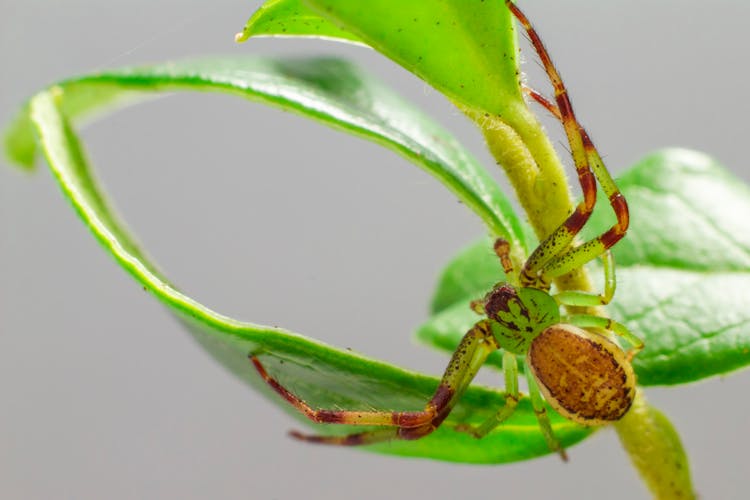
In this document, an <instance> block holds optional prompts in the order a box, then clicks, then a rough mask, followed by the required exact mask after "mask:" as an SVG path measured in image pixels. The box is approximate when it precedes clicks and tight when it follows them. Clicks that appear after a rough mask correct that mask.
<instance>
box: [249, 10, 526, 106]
mask: <svg viewBox="0 0 750 500" xmlns="http://www.w3.org/2000/svg"><path fill="white" fill-rule="evenodd" d="M257 35H264V36H269V35H281V36H289V35H297V36H318V37H319V36H324V37H329V38H337V39H341V40H344V41H349V42H351V41H362V42H364V43H366V44H367V45H369V46H370V47H372V48H374V49H375V50H377V51H379V52H381V53H383V54H384V55H385V56H387V57H389V58H390V59H393V60H394V61H395V62H397V63H398V64H400V65H401V66H403V67H404V68H406V69H407V70H408V71H410V72H412V73H414V74H416V75H417V76H419V77H420V78H422V79H423V80H425V81H426V82H427V83H429V84H430V85H432V86H433V87H435V88H436V89H438V90H439V91H440V92H442V93H444V94H446V95H447V96H448V97H449V98H450V99H451V100H453V101H454V102H455V103H457V104H459V105H460V106H461V107H465V108H470V109H475V110H480V111H481V112H485V113H491V114H493V115H500V116H502V115H512V114H515V113H517V112H518V110H519V109H523V110H525V104H524V102H523V98H522V96H521V91H520V87H519V84H518V67H517V61H516V54H517V49H516V40H515V35H514V31H513V24H512V19H511V15H510V12H509V11H508V9H507V8H506V7H505V4H504V3H503V2H502V1H499V0H498V1H492V2H479V1H474V2H467V1H466V0H434V1H431V2H404V1H401V0H371V1H368V2H367V8H362V4H360V3H359V2H352V1H351V0H305V1H302V0H272V1H270V2H267V3H266V4H265V5H264V6H263V7H261V9H260V10H258V11H257V12H256V13H255V14H254V15H253V16H252V17H251V18H250V20H249V21H248V23H247V25H246V26H245V29H244V30H243V32H242V33H241V34H239V35H238V36H237V40H238V41H242V40H246V39H247V38H248V37H250V36H257Z"/></svg>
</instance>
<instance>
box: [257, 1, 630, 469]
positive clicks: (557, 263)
mask: <svg viewBox="0 0 750 500" xmlns="http://www.w3.org/2000/svg"><path fill="white" fill-rule="evenodd" d="M506 5H507V6H508V8H509V9H510V11H511V12H512V14H513V15H514V16H515V18H516V19H517V20H518V21H519V23H520V24H521V26H522V27H523V28H524V30H525V31H526V33H527V34H528V37H529V39H530V41H531V44H532V45H533V47H534V49H535V51H536V52H537V54H538V55H539V58H540V59H541V62H542V65H543V67H544V69H545V71H546V73H547V75H548V77H549V79H550V81H551V83H552V86H553V88H554V92H555V103H552V102H551V101H548V100H547V99H546V98H545V97H543V96H542V95H541V94H540V93H538V92H536V91H534V90H532V89H530V88H527V87H524V91H525V93H526V94H528V95H529V97H530V98H532V99H533V100H535V101H536V102H537V103H539V104H541V105H542V106H543V107H545V108H546V109H547V110H548V111H549V112H550V113H552V114H553V115H554V116H556V117H557V118H558V119H559V120H560V121H561V122H562V125H563V127H564V129H565V134H566V136H567V139H568V143H569V145H570V150H571V152H572V156H573V161H574V163H575V167H576V172H577V174H578V180H579V183H580V185H581V190H582V192H583V200H582V201H581V202H580V203H579V204H578V205H577V206H576V208H575V210H574V211H573V213H571V214H570V215H569V216H568V218H567V220H565V221H564V222H563V223H562V224H561V225H560V226H559V227H558V228H557V229H556V230H554V231H553V232H552V233H551V234H550V235H549V236H548V237H547V238H546V239H544V240H543V241H542V242H541V243H540V244H539V246H538V247H537V248H536V249H535V250H534V251H533V252H532V254H531V255H530V256H529V258H528V260H526V262H525V263H524V265H523V268H522V269H521V270H520V273H516V271H515V270H514V268H513V264H512V262H511V259H510V257H509V253H510V246H509V244H508V243H507V242H506V241H505V240H503V239H498V240H496V242H495V244H494V251H495V253H496V255H497V256H498V258H499V259H500V263H501V265H502V267H503V269H504V271H505V274H506V278H507V280H508V281H507V282H502V283H498V284H496V285H495V286H494V287H493V288H492V289H491V290H490V291H489V292H488V293H487V294H486V295H485V296H484V298H482V299H481V300H475V301H473V302H472V303H471V307H472V309H473V310H474V311H475V312H477V313H479V314H482V315H485V316H486V317H485V318H484V319H482V320H480V321H478V322H477V323H476V324H475V325H474V326H473V327H472V328H471V329H470V330H469V331H468V332H467V333H466V334H465V336H464V337H463V339H462V340H461V343H460V344H459V346H458V348H457V349H456V351H455V352H454V353H453V356H452V358H451V360H450V362H449V363H448V367H447V368H446V369H445V373H444V374H443V377H442V379H441V381H440V384H439V385H438V387H437V389H436V390H435V393H434V395H433V396H432V398H431V399H430V400H429V401H428V402H427V404H426V405H425V407H424V409H423V410H421V411H356V410H320V409H314V408H312V407H310V406H309V405H308V404H307V403H306V402H305V401H304V400H302V399H301V398H299V397H298V396H296V395H294V394H293V393H291V392H290V391H289V390H287V389H286V388H285V387H283V386H282V385H281V384H280V383H279V382H278V381H277V380H275V379H274V378H272V377H271V376H270V375H269V374H268V373H267V372H266V370H265V368H264V367H263V365H262V364H261V363H260V361H259V360H258V358H257V357H256V356H255V355H252V354H251V355H250V360H251V361H252V363H253V364H254V366H255V368H256V369H257V371H258V373H259V374H260V376H261V377H262V378H263V379H264V380H265V382H266V383H267V384H268V385H269V386H270V387H271V388H272V389H273V390H274V391H276V392H277V393H278V394H280V395H281V396H282V397H283V398H284V399H286V400H287V401H288V402H289V403H291V404H292V405H293V406H294V407H296V408H297V409H298V410H299V411H301V412H302V413H303V414H304V415H305V416H307V417H308V418H309V419H310V420H312V421H314V422H320V423H332V424H333V423H335V424H348V425H367V426H381V428H379V429H376V430H368V431H365V432H358V433H354V434H349V435H345V436H317V435H304V434H301V433H298V432H296V431H293V432H292V433H291V435H292V436H293V437H295V438H297V439H300V440H304V441H308V442H314V443H324V444H334V445H350V446H352V445H367V444H373V443H379V442H384V441H390V440H395V439H405V440H413V439H419V438H421V437H424V436H426V435H428V434H430V433H431V432H433V431H434V430H435V429H436V428H437V427H438V426H439V425H440V424H441V423H442V422H443V420H445V418H446V417H447V416H448V414H449V413H450V412H451V410H452V409H453V407H454V406H455V405H456V403H457V402H458V400H459V399H460V398H461V395H462V394H463V392H464V391H465V390H466V388H467V387H468V386H469V384H470V383H471V381H472V379H473V378H474V376H475V375H476V374H477V372H478V371H479V368H480V367H481V366H482V364H483V363H484V361H485V360H486V359H487V356H489V354H490V353H492V352H493V351H495V350H497V349H502V351H503V371H504V378H505V404H504V405H503V406H502V407H501V408H499V409H498V411H497V412H496V413H495V414H494V415H493V416H492V417H490V418H489V419H488V420H486V421H485V422H483V423H481V424H480V425H478V426H470V425H467V424H461V425H459V426H457V427H456V429H457V430H459V431H462V432H467V433H469V434H471V435H473V436H475V437H477V438H482V437H484V436H486V435H487V434H488V433H489V432H491V431H492V430H493V429H494V428H496V427H497V426H499V425H500V424H502V423H503V422H504V421H505V420H507V419H508V417H510V416H511V415H512V414H513V411H514V410H515V407H516V405H517V404H518V401H519V399H520V392H519V389H518V361H517V358H518V357H519V356H523V357H524V361H523V362H524V363H525V373H526V378H527V383H528V390H529V396H530V398H531V403H532V407H533V408H534V412H535V414H536V416H537V420H538V423H539V426H540V428H541V431H542V434H543V435H544V438H545V440H546V442H547V444H548V446H549V448H550V449H551V450H552V451H556V452H558V453H559V454H560V456H561V457H562V459H563V460H567V455H566V453H565V450H564V449H563V448H562V446H561V445H560V443H559V441H558V440H557V439H556V438H555V436H554V434H553V432H552V427H551V425H550V421H549V418H548V416H547V413H546V411H547V410H546V407H545V404H544V400H546V401H547V402H548V403H549V404H550V405H551V406H552V407H553V408H554V409H555V410H557V412H558V413H560V414H561V415H563V416H564V417H566V418H568V419H570V420H572V421H574V422H578V423H580V424H583V425H601V424H606V423H609V422H612V421H615V420H618V419H620V418H621V417H622V416H623V415H624V414H625V413H626V412H627V411H628V409H629V408H630V405H631V404H632V402H633V398H634V397H635V390H636V389H635V375H634V373H633V369H632V367H631V365H630V360H631V359H632V357H633V356H634V355H635V354H636V353H637V352H638V351H639V350H640V349H642V348H643V342H642V341H641V340H640V339H639V338H638V337H636V336H635V335H633V334H632V333H630V332H629V331H628V330H627V328H626V327H625V326H624V325H622V324H620V323H617V322H615V321H613V320H611V319H609V318H605V317H601V316H595V315H591V314H570V315H567V316H561V314H560V307H561V306H574V307H594V306H599V305H604V304H607V303H609V301H610V300H611V299H612V296H613V295H614V292H615V286H616V283H615V274H614V261H613V259H612V256H611V254H610V251H609V249H610V248H611V247H612V246H613V245H614V244H615V243H617V242H618V241H619V240H620V239H621V238H622V237H623V236H624V235H625V232H626V231H627V228H628V222H629V216H628V206H627V203H626V201H625V198H624V197H623V196H622V194H621V193H620V191H619V190H618V188H617V186H616V185H615V183H614V181H613V180H612V178H611V177H610V175H609V173H608V172H607V170H606V168H605V167H604V163H603V162H602V159H601V157H600V156H599V154H598V152H597V150H596V148H595V147H594V145H593V143H592V142H591V140H590V139H589V137H588V135H587V134H586V131H585V130H584V129H583V127H582V126H581V124H580V123H579V122H578V120H577V119H576V117H575V114H574V113H573V108H572V106H571V103H570V100H569V98H568V93H567V90H566V88H565V86H564V84H563V82H562V80H561V78H560V75H559V73H558V72H557V70H556V68H555V67H554V65H553V64H552V61H551V59H550V57H549V54H548V53H547V50H546V48H545V47H544V45H543V44H542V41H541V39H540V38H539V36H538V35H537V33H536V31H535V30H534V28H533V27H532V26H531V24H530V22H529V20H528V19H527V18H526V16H525V15H524V14H523V12H522V11H521V10H520V9H519V8H518V7H516V6H515V4H513V3H512V2H511V1H510V0H506ZM597 181H598V182H599V184H600V185H601V187H602V189H603V190H604V192H605V194H606V195H607V197H608V198H609V202H610V205H611V206H612V209H613V210H614V213H615V215H616V217H617V222H616V224H615V225H614V226H612V227H611V228H610V229H609V230H607V231H605V232H604V233H602V234H601V235H600V236H599V237H597V238H594V239H592V240H590V241H587V242H585V243H583V244H580V245H578V246H574V247H572V248H571V245H572V243H573V240H574V238H575V236H576V235H577V234H578V233H579V231H580V230H581V229H582V228H583V226H584V225H585V223H586V222H587V221H588V219H589V217H590V215H591V213H592V211H593V209H594V205H595V203H596V189H597V187H596V182H597ZM600 256H601V258H602V262H603V265H604V282H605V286H604V293H603V294H600V295H595V294H590V293H586V292H581V291H563V292H560V293H556V294H551V293H550V292H549V290H550V283H551V281H552V280H553V279H554V278H556V277H559V276H562V275H564V274H566V273H568V272H570V271H572V270H574V269H576V268H579V267H581V266H583V265H584V264H585V263H587V262H589V261H591V260H593V259H595V258H597V257H600ZM586 328H593V329H601V330H606V331H610V332H613V333H615V334H617V335H619V336H621V337H623V338H624V339H626V340H627V341H628V342H629V343H630V344H632V346H633V348H632V350H631V351H629V352H628V353H627V354H626V353H625V352H623V351H622V350H621V349H620V347H619V346H618V345H617V344H615V343H614V342H612V341H611V340H609V339H608V338H606V337H605V336H603V335H601V334H599V333H593V332H591V331H588V330H586Z"/></svg>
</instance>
